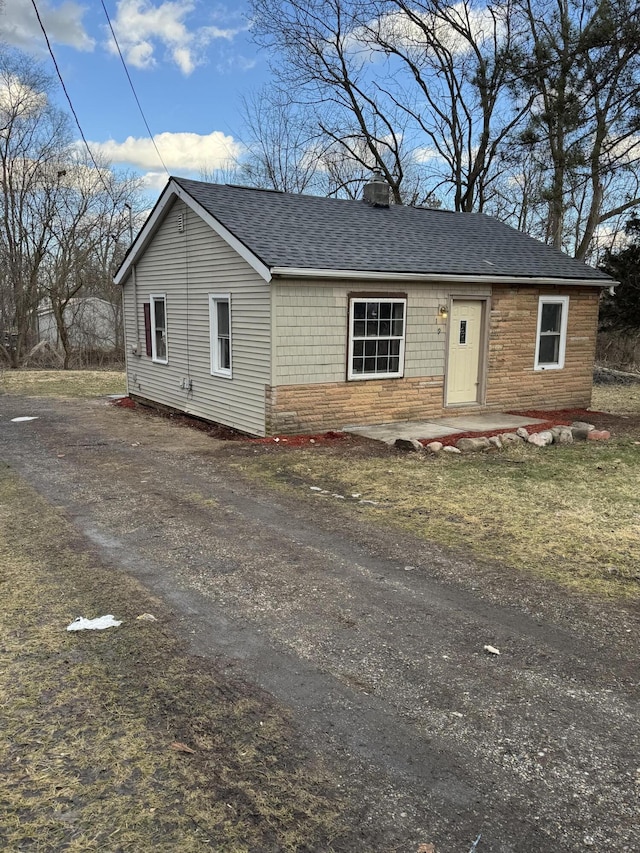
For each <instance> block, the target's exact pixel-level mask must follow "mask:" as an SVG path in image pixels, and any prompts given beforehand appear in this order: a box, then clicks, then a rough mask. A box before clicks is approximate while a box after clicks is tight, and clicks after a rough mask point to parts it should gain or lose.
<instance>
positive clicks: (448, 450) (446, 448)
mask: <svg viewBox="0 0 640 853" xmlns="http://www.w3.org/2000/svg"><path fill="white" fill-rule="evenodd" d="M442 452H443V453H461V452H462V451H460V450H458V448H457V447H450V446H449V445H448V444H447V445H445V446H444V447H443V448H442Z"/></svg>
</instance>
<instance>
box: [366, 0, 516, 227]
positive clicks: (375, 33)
mask: <svg viewBox="0 0 640 853" xmlns="http://www.w3.org/2000/svg"><path fill="white" fill-rule="evenodd" d="M371 11H372V12H373V13H374V14H373V15H372V18H371V20H370V21H369V22H368V23H367V24H366V25H365V28H364V30H365V32H366V34H367V38H368V39H369V40H370V41H371V44H372V45H373V46H374V49H376V50H382V51H383V52H384V53H385V55H387V56H391V57H394V58H395V59H396V60H397V61H398V62H399V63H400V69H401V71H402V72H406V73H401V74H398V75H393V76H391V77H390V79H389V82H388V83H387V84H386V85H385V86H384V88H385V92H386V94H387V95H388V97H389V98H390V99H391V100H392V101H393V102H394V104H395V105H396V106H397V107H398V108H399V109H401V110H403V111H405V112H406V113H407V114H408V115H409V116H410V117H411V118H412V119H413V121H414V122H415V125H416V126H417V128H419V129H420V131H421V132H422V134H423V137H424V140H425V144H426V146H427V148H428V149H430V155H431V156H430V165H431V169H432V173H433V176H434V178H435V179H436V180H437V183H436V185H435V187H434V189H435V190H436V192H437V191H438V190H439V189H440V188H443V189H444V191H445V192H446V193H447V194H448V193H449V192H451V193H452V194H453V199H452V201H453V207H454V208H455V209H456V210H462V211H472V210H482V209H483V207H484V204H485V200H486V198H487V193H488V192H489V186H490V184H491V182H492V180H493V179H494V176H495V170H494V165H495V163H496V162H497V161H498V160H499V158H500V155H501V152H502V150H503V148H504V145H505V142H506V140H507V139H508V137H509V136H510V134H511V133H512V131H513V129H514V128H515V127H517V126H518V124H519V123H520V122H521V121H522V119H523V117H524V115H525V114H526V112H527V110H528V108H529V106H530V105H531V102H532V100H533V97H532V96H531V95H529V96H528V97H524V98H514V97H507V94H508V93H509V87H510V86H511V70H510V69H511V65H512V63H513V61H514V58H515V57H516V56H519V55H520V51H521V41H522V38H521V34H520V33H519V32H518V31H517V30H516V28H515V27H514V24H513V19H512V2H511V0H495V2H489V3H484V2H478V0H461V2H458V3H456V4H451V3H449V2H446V0H374V2H372V3H371ZM394 84H395V85H394ZM379 85H380V87H381V88H382V85H383V84H382V83H381V84H379ZM423 156H424V155H423Z"/></svg>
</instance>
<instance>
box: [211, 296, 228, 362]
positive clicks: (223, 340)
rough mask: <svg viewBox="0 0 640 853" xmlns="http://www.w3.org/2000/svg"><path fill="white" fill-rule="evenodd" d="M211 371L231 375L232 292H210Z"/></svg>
mask: <svg viewBox="0 0 640 853" xmlns="http://www.w3.org/2000/svg"><path fill="white" fill-rule="evenodd" d="M209 323H210V327H211V373H212V374H214V375H216V376H231V294H229V293H211V294H209Z"/></svg>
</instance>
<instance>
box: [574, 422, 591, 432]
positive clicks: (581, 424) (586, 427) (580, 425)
mask: <svg viewBox="0 0 640 853" xmlns="http://www.w3.org/2000/svg"><path fill="white" fill-rule="evenodd" d="M571 429H584V430H586V431H587V432H591V430H592V429H595V426H594V425H593V424H588V423H587V422H586V421H574V422H573V423H572V424H571Z"/></svg>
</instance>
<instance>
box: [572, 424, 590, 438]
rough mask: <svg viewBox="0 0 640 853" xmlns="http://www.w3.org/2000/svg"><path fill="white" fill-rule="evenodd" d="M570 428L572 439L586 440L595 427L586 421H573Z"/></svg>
mask: <svg viewBox="0 0 640 853" xmlns="http://www.w3.org/2000/svg"><path fill="white" fill-rule="evenodd" d="M570 429H571V434H572V435H573V438H574V441H575V440H577V441H586V439H587V436H588V435H589V433H590V432H592V431H593V430H594V429H595V427H594V425H593V424H588V423H587V422H586V421H574V422H573V423H572V424H571V427H570Z"/></svg>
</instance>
